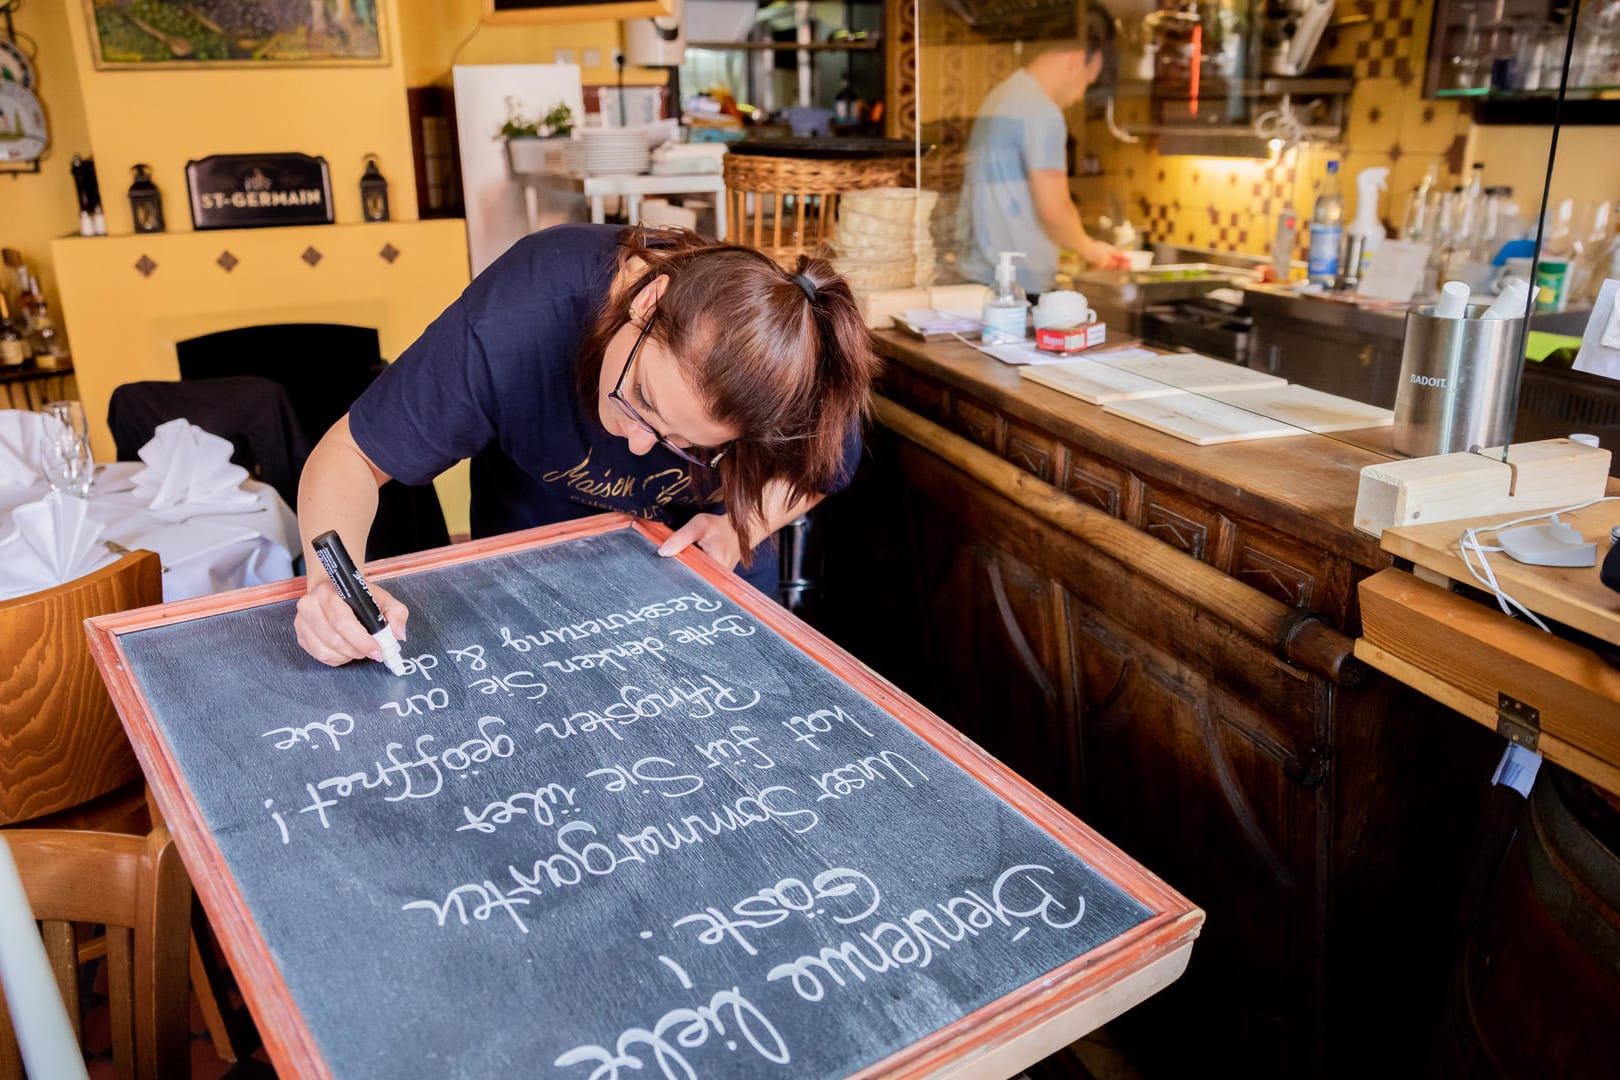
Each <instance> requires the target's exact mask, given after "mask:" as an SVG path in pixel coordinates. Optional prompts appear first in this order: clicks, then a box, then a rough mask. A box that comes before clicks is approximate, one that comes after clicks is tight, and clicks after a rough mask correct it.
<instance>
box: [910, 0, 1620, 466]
mask: <svg viewBox="0 0 1620 1080" xmlns="http://www.w3.org/2000/svg"><path fill="white" fill-rule="evenodd" d="M917 4H918V8H917V12H916V17H915V27H916V36H917V42H918V48H917V74H916V86H917V99H916V116H917V131H918V134H919V137H920V142H921V143H922V144H923V146H924V147H930V148H931V149H929V150H928V152H927V153H926V154H925V155H924V156H923V158H922V159H921V164H920V167H919V170H918V185H919V186H920V187H922V188H926V189H930V190H933V191H937V192H938V193H939V197H938V200H937V203H936V204H935V209H934V215H933V218H932V231H933V240H934V248H935V253H936V269H937V273H936V280H937V281H940V282H951V281H976V282H981V283H986V284H989V283H992V282H993V278H994V274H995V266H996V262H997V253H998V252H1000V251H1022V252H1024V253H1025V256H1026V257H1025V258H1024V259H1022V260H1015V261H1016V262H1017V263H1019V264H1020V269H1019V271H1018V274H1019V279H1020V283H1021V285H1022V286H1023V288H1024V289H1025V291H1026V292H1028V293H1030V294H1035V295H1038V294H1040V293H1043V292H1046V291H1049V290H1054V289H1075V290H1078V291H1080V292H1082V293H1084V294H1085V296H1086V299H1087V301H1088V304H1089V306H1091V307H1093V308H1095V309H1096V311H1097V313H1098V314H1099V315H1100V316H1101V317H1102V318H1103V320H1104V321H1105V322H1106V323H1107V325H1108V335H1109V339H1110V340H1111V341H1115V342H1119V341H1125V340H1138V339H1139V340H1142V341H1145V342H1147V343H1149V344H1152V345H1155V346H1159V347H1164V348H1170V349H1187V350H1193V351H1199V352H1204V353H1207V354H1209V355H1214V356H1217V357H1219V358H1222V359H1226V360H1231V361H1234V362H1236V363H1239V364H1243V365H1245V366H1247V367H1250V368H1253V369H1258V370H1261V371H1266V372H1268V373H1274V374H1276V375H1277V376H1279V377H1280V378H1283V379H1286V380H1287V381H1288V382H1290V383H1294V384H1298V385H1301V386H1308V387H1315V388H1317V389H1320V390H1322V391H1324V392H1327V393H1332V394H1338V395H1342V396H1345V397H1350V398H1353V399H1356V400H1358V401H1362V402H1365V403H1369V404H1373V405H1376V406H1380V407H1382V408H1390V407H1392V406H1393V405H1394V398H1395V394H1396V389H1397V385H1396V384H1397V380H1398V377H1399V372H1400V360H1401V351H1402V340H1403V334H1404V323H1405V313H1406V311H1407V309H1408V307H1410V306H1411V305H1412V304H1414V303H1424V302H1429V301H1432V300H1433V299H1434V296H1435V293H1436V290H1437V287H1438V285H1439V283H1440V282H1442V281H1445V280H1453V279H1455V280H1462V281H1464V282H1466V283H1467V284H1468V285H1469V286H1470V290H1471V292H1472V294H1473V298H1474V299H1475V300H1476V301H1484V302H1485V303H1489V302H1491V300H1492V299H1493V298H1494V297H1495V296H1496V294H1497V293H1498V291H1499V289H1500V288H1501V287H1502V286H1503V285H1504V283H1506V282H1507V281H1508V280H1509V279H1510V278H1514V277H1518V278H1524V279H1528V278H1529V277H1531V276H1532V275H1534V274H1539V276H1540V277H1541V278H1542V279H1543V280H1542V281H1541V286H1542V287H1541V288H1540V290H1539V291H1537V290H1532V291H1531V293H1530V295H1529V299H1527V301H1526V303H1531V302H1533V301H1535V300H1537V298H1539V301H1540V306H1541V308H1542V309H1543V310H1542V311H1541V312H1540V313H1539V314H1538V316H1537V318H1536V319H1535V320H1534V325H1533V326H1532V327H1531V329H1533V330H1535V331H1536V335H1535V336H1534V337H1533V338H1532V341H1531V346H1530V352H1531V355H1532V356H1535V355H1538V354H1539V353H1541V352H1543V351H1547V350H1548V346H1549V339H1544V338H1543V337H1541V335H1542V334H1554V333H1559V332H1561V331H1576V332H1578V330H1579V328H1580V326H1581V325H1582V324H1584V318H1585V317H1584V314H1583V312H1584V311H1585V310H1588V309H1589V306H1590V303H1591V301H1592V298H1593V297H1594V295H1595V292H1596V289H1597V287H1598V285H1600V284H1601V282H1602V280H1603V279H1604V277H1606V276H1610V275H1613V274H1614V273H1615V272H1616V270H1617V269H1620V268H1617V267H1615V265H1614V263H1615V260H1616V259H1617V258H1620V252H1617V249H1616V243H1615V240H1614V235H1615V224H1616V223H1615V214H1614V208H1615V203H1616V200H1617V199H1620V168H1617V167H1616V166H1620V137H1617V136H1620V131H1617V129H1616V127H1615V126H1612V125H1615V124H1620V101H1616V100H1612V98H1611V95H1610V94H1609V93H1608V92H1607V91H1606V90H1604V89H1603V88H1604V87H1605V86H1607V85H1609V84H1610V83H1611V82H1613V81H1615V79H1617V78H1620V76H1614V77H1613V78H1611V74H1610V72H1611V69H1615V64H1616V63H1620V45H1617V44H1616V43H1617V42H1620V0H1597V2H1592V3H1586V4H1583V5H1581V8H1580V11H1579V16H1578V21H1577V25H1576V32H1575V33H1574V34H1573V35H1571V34H1570V32H1569V19H1570V17H1571V11H1570V9H1569V7H1568V5H1564V4H1559V3H1551V2H1548V0H1494V2H1493V3H1488V4H1470V3H1466V2H1458V0H1439V2H1437V3H1425V2H1423V0H1394V2H1391V3H1381V4H1378V5H1374V6H1372V8H1371V10H1370V12H1369V11H1368V10H1364V9H1366V7H1367V6H1366V5H1358V4H1355V3H1352V2H1349V0H1341V2H1338V3H1322V2H1316V0H1269V2H1265V0H1254V2H1249V0H1217V2H1211V3H1184V4H1177V3H1173V2H1165V3H1162V4H1155V3H1153V2H1152V0H1111V2H1108V3H1107V6H1106V7H1103V6H1101V5H1099V4H1097V3H1090V2H1081V3H1075V2H1073V0H1066V2H1054V3H1047V2H1046V0H1019V2H1017V3H1014V2H1011V0H917ZM1572 37H1573V40H1574V51H1573V53H1571V52H1570V50H1569V48H1568V46H1569V44H1570V40H1571V38H1572ZM1566 59H1567V60H1568V65H1567V66H1568V67H1569V69H1570V72H1569V79H1568V87H1579V88H1580V89H1578V90H1576V89H1568V87H1567V88H1566V92H1565V94H1564V98H1565V100H1564V101H1563V102H1562V104H1561V105H1560V103H1559V101H1558V98H1559V86H1560V82H1561V80H1562V79H1563V77H1564V68H1565V67H1566ZM1615 70H1620V69H1615ZM1555 115H1556V116H1558V118H1559V119H1561V120H1562V121H1563V126H1562V129H1561V135H1560V142H1559V152H1558V165H1557V168H1556V169H1554V170H1553V171H1552V174H1551V183H1550V186H1549V184H1548V179H1549V176H1548V166H1549V161H1550V150H1551V148H1552V142H1553V131H1554V127H1553V121H1554V118H1555ZM1544 189H1545V190H1546V191H1547V193H1548V200H1549V201H1548V203H1547V208H1546V212H1545V213H1544V212H1543V210H1544V208H1543V193H1544ZM1065 197H1066V201H1065ZM1313 226H1314V229H1313ZM1538 226H1544V228H1543V230H1542V231H1543V234H1544V235H1542V236H1541V239H1540V245H1541V246H1540V248H1539V249H1538V247H1537V242H1538V241H1537V235H1538ZM1313 232H1314V235H1315V236H1316V240H1317V243H1316V255H1317V258H1316V259H1315V260H1313V259H1312V236H1313ZM1374 233H1376V236H1374V235H1373V234H1374ZM1386 237H1387V238H1388V242H1389V244H1390V246H1389V247H1388V249H1387V250H1386V253H1385V257H1384V258H1383V259H1381V260H1373V259H1372V258H1371V257H1370V255H1371V254H1372V253H1373V252H1375V251H1376V250H1377V249H1378V248H1379V247H1380V246H1381V243H1382V242H1384V240H1385V238H1386ZM1398 241H1407V242H1410V243H1411V244H1413V245H1426V246H1427V250H1426V251H1423V250H1422V249H1416V248H1404V247H1402V245H1401V244H1400V243H1399V242H1398ZM1538 250H1539V252H1540V254H1541V255H1542V256H1543V258H1542V260H1541V262H1540V263H1539V264H1538V263H1535V262H1534V261H1533V260H1534V259H1535V256H1536V255H1537V253H1538ZM1414 259H1415V260H1416V263H1415V265H1414V262H1413V260H1414ZM1126 267H1130V268H1133V269H1126ZM1367 273H1373V277H1372V279H1371V280H1368V281H1362V280H1361V278H1362V276H1363V275H1364V274H1367ZM1307 277H1311V278H1316V279H1319V280H1320V281H1321V283H1322V284H1323V285H1324V288H1323V289H1322V290H1320V292H1319V294H1318V295H1317V296H1316V297H1315V298H1312V299H1310V300H1309V304H1308V305H1306V301H1305V299H1303V298H1302V297H1300V296H1299V295H1298V293H1297V292H1296V291H1295V290H1286V289H1283V288H1280V287H1275V286H1259V287H1257V286H1256V282H1257V281H1264V280H1266V279H1270V280H1273V281H1275V282H1277V283H1284V282H1290V281H1292V282H1296V283H1298V282H1302V280H1303V279H1305V278H1307ZM1408 279H1410V281H1409V280H1408ZM1527 284H1529V282H1527ZM1032 299H1033V296H1032ZM1302 305H1306V306H1302ZM1554 308H1558V309H1562V310H1561V311H1554V310H1552V309H1554ZM1335 328H1337V329H1335ZM1552 351H1556V350H1555V349H1554V350H1552ZM1554 362H1555V363H1556V362H1558V361H1557V359H1555V361H1554ZM1367 441H1368V443H1369V445H1380V444H1381V447H1382V448H1383V449H1384V450H1386V451H1387V450H1388V448H1389V438H1388V433H1387V432H1385V433H1383V434H1382V436H1379V435H1378V434H1377V433H1375V434H1374V435H1373V436H1372V437H1371V438H1370V439H1368V440H1367Z"/></svg>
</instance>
